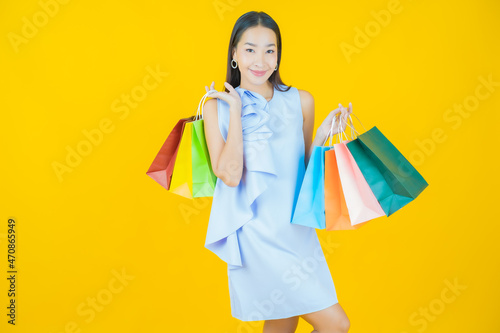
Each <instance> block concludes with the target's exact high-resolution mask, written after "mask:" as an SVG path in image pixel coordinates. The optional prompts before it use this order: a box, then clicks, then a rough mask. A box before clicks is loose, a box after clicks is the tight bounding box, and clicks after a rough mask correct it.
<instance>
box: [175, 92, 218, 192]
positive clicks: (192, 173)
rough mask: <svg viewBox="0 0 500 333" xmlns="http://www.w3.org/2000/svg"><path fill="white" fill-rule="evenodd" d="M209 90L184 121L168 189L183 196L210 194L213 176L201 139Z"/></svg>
mask: <svg viewBox="0 0 500 333" xmlns="http://www.w3.org/2000/svg"><path fill="white" fill-rule="evenodd" d="M210 93H211V91H209V92H207V93H206V94H205V95H204V96H203V97H202V99H201V101H200V103H199V104H198V109H197V110H196V115H195V116H194V118H193V120H192V121H187V122H185V123H184V129H183V133H182V137H181V142H180V144H179V151H178V153H177V154H178V156H177V160H176V162H175V166H174V170H173V174H172V186H171V187H172V189H171V192H173V193H176V194H178V195H181V196H183V197H186V198H198V197H209V196H213V194H214V190H215V184H216V180H217V177H216V176H215V174H214V172H213V170H212V164H211V162H210V155H209V152H208V147H207V142H206V139H205V129H204V121H203V106H204V104H205V100H206V99H207V98H208V97H209V94H210Z"/></svg>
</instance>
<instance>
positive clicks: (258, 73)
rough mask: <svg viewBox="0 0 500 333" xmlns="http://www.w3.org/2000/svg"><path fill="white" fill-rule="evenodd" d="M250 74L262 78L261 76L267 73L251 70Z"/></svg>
mask: <svg viewBox="0 0 500 333" xmlns="http://www.w3.org/2000/svg"><path fill="white" fill-rule="evenodd" d="M250 72H252V74H253V75H255V76H262V75H264V74H266V72H267V71H254V70H252V69H251V70H250Z"/></svg>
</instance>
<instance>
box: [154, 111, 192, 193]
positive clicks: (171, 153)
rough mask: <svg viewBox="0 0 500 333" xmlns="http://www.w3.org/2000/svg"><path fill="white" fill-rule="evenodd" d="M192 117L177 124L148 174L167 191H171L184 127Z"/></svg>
mask: <svg viewBox="0 0 500 333" xmlns="http://www.w3.org/2000/svg"><path fill="white" fill-rule="evenodd" d="M192 119H193V118H192V117H189V118H182V119H180V120H179V121H178V122H177V124H175V126H174V128H173V129H172V131H170V134H169V135H168V137H167V140H165V142H164V143H163V145H162V146H161V148H160V151H159V152H158V154H156V157H155V158H154V160H153V163H151V166H150V167H149V169H148V171H147V172H146V174H147V175H148V176H150V177H151V178H153V179H154V180H155V181H156V182H157V183H158V184H160V185H161V186H163V187H164V188H165V189H167V190H168V189H170V182H171V179H172V172H173V170H174V163H175V158H176V156H177V151H178V149H179V143H180V141H181V136H182V129H183V125H184V123H185V122H186V121H189V120H192Z"/></svg>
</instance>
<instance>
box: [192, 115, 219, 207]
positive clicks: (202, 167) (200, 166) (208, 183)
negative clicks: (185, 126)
mask: <svg viewBox="0 0 500 333" xmlns="http://www.w3.org/2000/svg"><path fill="white" fill-rule="evenodd" d="M191 154H192V155H191V161H192V175H193V183H192V184H193V198H198V197H211V196H213V195H214V190H215V183H216V181H217V177H216V176H215V174H214V172H213V170H212V163H211V162H210V155H209V153H208V147H207V142H206V140H205V128H204V123H203V119H199V120H195V121H193V122H192V132H191Z"/></svg>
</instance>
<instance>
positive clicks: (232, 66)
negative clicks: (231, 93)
mask: <svg viewBox="0 0 500 333" xmlns="http://www.w3.org/2000/svg"><path fill="white" fill-rule="evenodd" d="M233 61H234V62H235V63H236V65H234V66H233ZM231 67H232V68H236V67H238V62H237V61H236V60H234V59H233V60H231Z"/></svg>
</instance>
